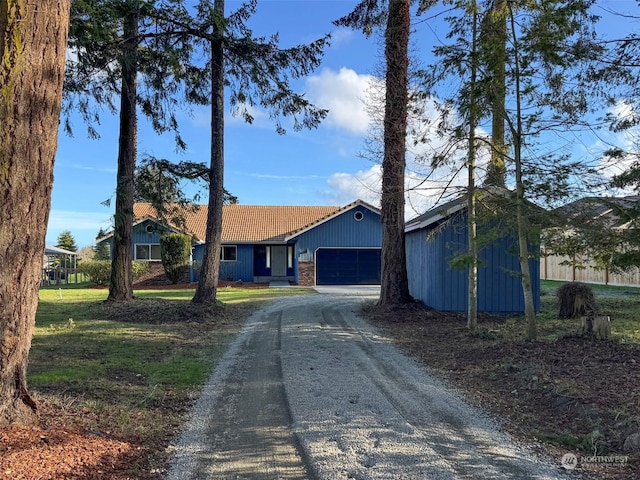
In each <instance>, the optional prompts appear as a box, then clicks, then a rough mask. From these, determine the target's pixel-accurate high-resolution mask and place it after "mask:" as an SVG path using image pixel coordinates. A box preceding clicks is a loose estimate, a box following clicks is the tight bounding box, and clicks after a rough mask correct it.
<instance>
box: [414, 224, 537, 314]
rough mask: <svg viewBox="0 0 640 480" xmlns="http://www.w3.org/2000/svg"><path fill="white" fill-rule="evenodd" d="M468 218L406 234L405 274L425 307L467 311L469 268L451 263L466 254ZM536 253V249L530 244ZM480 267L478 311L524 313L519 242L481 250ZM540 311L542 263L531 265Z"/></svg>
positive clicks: (501, 241)
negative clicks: (540, 273) (453, 265)
mask: <svg viewBox="0 0 640 480" xmlns="http://www.w3.org/2000/svg"><path fill="white" fill-rule="evenodd" d="M466 218H467V217H466V215H465V214H458V215H456V216H455V217H454V218H453V219H449V221H448V222H447V223H445V224H442V225H440V226H432V227H429V228H423V229H420V230H414V231H411V232H408V233H407V235H406V251H407V273H408V276H409V291H410V293H411V295H412V296H413V297H414V298H416V299H419V300H421V301H422V302H423V303H425V304H426V305H427V306H429V307H432V308H435V309H437V310H443V311H454V312H456V311H457V312H464V311H466V310H467V308H468V285H469V283H468V270H467V269H463V270H458V269H452V268H451V267H450V262H451V260H452V259H453V258H454V257H455V256H456V255H457V254H459V253H466V252H467V248H468V247H467V246H468V232H467V228H466ZM530 248H531V252H532V253H533V254H534V255H537V254H538V248H537V247H536V246H530ZM480 260H481V262H482V266H480V267H479V268H478V311H480V312H488V313H499V314H500V313H502V314H507V313H520V312H523V311H524V296H523V294H522V285H521V279H520V276H519V272H520V263H519V260H518V254H517V244H516V242H515V239H513V238H511V237H503V238H501V239H498V240H496V241H495V242H494V243H492V244H491V245H490V246H487V247H485V248H483V249H482V250H481V251H480ZM529 268H530V269H531V276H532V280H533V293H534V300H535V309H536V311H537V310H539V308H540V275H539V272H540V262H539V259H538V258H532V259H531V260H530V262H529Z"/></svg>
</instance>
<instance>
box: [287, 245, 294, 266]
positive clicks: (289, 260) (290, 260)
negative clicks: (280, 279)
mask: <svg viewBox="0 0 640 480" xmlns="http://www.w3.org/2000/svg"><path fill="white" fill-rule="evenodd" d="M287 268H293V245H289V246H288V247H287Z"/></svg>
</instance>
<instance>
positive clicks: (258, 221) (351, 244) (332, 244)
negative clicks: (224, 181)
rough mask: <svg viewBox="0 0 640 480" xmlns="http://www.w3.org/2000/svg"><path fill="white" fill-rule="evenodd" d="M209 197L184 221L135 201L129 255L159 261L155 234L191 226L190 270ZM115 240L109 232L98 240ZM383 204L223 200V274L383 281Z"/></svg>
mask: <svg viewBox="0 0 640 480" xmlns="http://www.w3.org/2000/svg"><path fill="white" fill-rule="evenodd" d="M207 209H208V207H207V206H206V205H199V206H198V207H197V208H196V209H195V211H188V210H185V212H184V214H183V215H184V220H185V222H184V227H183V228H177V227H175V226H173V225H165V224H162V223H161V222H160V221H159V220H158V215H157V214H156V211H155V209H154V208H153V206H152V205H151V204H149V203H136V204H135V205H134V210H133V211H134V218H135V221H134V228H133V254H134V258H133V259H134V260H142V261H148V262H157V263H158V265H159V262H160V234H161V232H162V231H166V230H167V229H169V230H172V231H181V232H182V233H188V234H191V235H192V236H193V238H194V247H193V252H192V257H193V265H194V268H193V270H194V272H193V273H194V275H193V276H192V278H191V279H192V280H196V279H197V273H198V266H199V265H200V264H201V262H202V256H203V253H204V248H203V247H204V242H205V231H206V224H207ZM112 240H113V233H110V234H108V235H106V236H105V237H103V238H101V239H99V242H109V243H111V242H112ZM381 246H382V225H381V223H380V210H378V209H377V208H375V207H373V206H372V205H369V204H368V203H366V202H364V201H362V200H357V201H355V202H353V203H350V204H349V205H346V206H343V207H336V206H264V205H240V204H231V205H225V206H224V207H223V214H222V248H221V252H220V255H221V258H220V260H221V262H220V277H219V278H220V280H221V281H230V282H233V281H237V282H255V283H266V282H271V281H289V282H292V283H296V284H298V285H348V284H362V285H364V284H368V285H376V284H380V266H381V260H380V255H381Z"/></svg>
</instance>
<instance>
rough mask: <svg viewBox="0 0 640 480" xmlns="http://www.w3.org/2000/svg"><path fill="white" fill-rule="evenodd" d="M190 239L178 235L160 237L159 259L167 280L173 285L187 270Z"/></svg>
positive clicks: (187, 236)
mask: <svg viewBox="0 0 640 480" xmlns="http://www.w3.org/2000/svg"><path fill="white" fill-rule="evenodd" d="M190 254H191V237H190V236H189V235H183V234H180V233H165V234H163V235H162V236H161V237H160V257H161V258H162V266H163V267H164V272H165V274H166V275H167V278H168V279H169V280H170V281H171V283H173V284H174V285H175V284H176V283H178V282H179V281H180V279H181V278H182V277H183V276H184V274H185V272H186V271H187V268H189V257H190Z"/></svg>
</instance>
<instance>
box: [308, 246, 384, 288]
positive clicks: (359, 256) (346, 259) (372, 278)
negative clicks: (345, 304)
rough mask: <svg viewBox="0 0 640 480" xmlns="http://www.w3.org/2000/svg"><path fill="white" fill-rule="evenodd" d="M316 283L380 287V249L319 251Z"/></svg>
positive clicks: (331, 249)
mask: <svg viewBox="0 0 640 480" xmlns="http://www.w3.org/2000/svg"><path fill="white" fill-rule="evenodd" d="M316 283H317V284H318V285H379V284H380V249H352V248H345V249H340V248H323V249H319V250H318V251H317V253H316Z"/></svg>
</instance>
